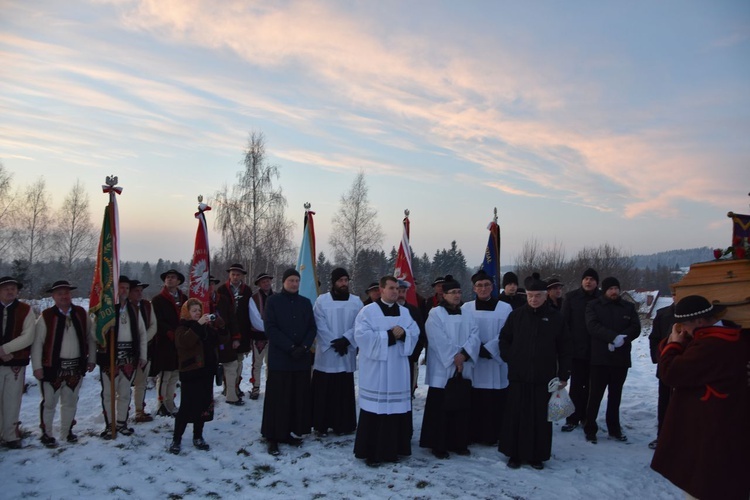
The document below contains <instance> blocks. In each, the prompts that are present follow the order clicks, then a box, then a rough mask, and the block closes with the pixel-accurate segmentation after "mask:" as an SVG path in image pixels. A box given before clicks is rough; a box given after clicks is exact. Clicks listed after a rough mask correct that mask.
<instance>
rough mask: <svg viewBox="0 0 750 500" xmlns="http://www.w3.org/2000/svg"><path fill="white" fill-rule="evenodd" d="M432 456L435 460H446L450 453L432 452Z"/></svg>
mask: <svg viewBox="0 0 750 500" xmlns="http://www.w3.org/2000/svg"><path fill="white" fill-rule="evenodd" d="M432 454H433V455H434V456H435V458H439V459H440V460H445V459H446V458H448V457H450V453H448V452H447V451H440V450H432Z"/></svg>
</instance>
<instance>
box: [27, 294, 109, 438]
mask: <svg viewBox="0 0 750 500" xmlns="http://www.w3.org/2000/svg"><path fill="white" fill-rule="evenodd" d="M75 289H76V287H74V286H72V285H71V284H70V283H68V282H67V281H65V280H61V281H55V282H54V283H53V284H52V287H51V288H50V289H48V290H47V293H50V294H52V300H53V301H54V303H55V305H53V306H52V307H49V308H47V309H45V310H44V311H42V314H41V315H40V316H39V319H37V321H36V327H35V334H34V343H33V344H32V347H31V366H32V368H33V369H34V377H35V378H36V379H37V380H39V381H40V382H41V389H42V404H41V411H40V413H41V424H40V427H41V429H42V438H41V441H42V444H43V445H44V446H46V447H47V448H55V447H56V446H57V440H55V438H54V437H53V436H52V422H53V421H54V419H55V409H56V407H57V403H58V401H59V402H60V437H61V438H65V439H66V440H67V441H68V442H69V443H76V442H78V437H77V436H76V435H75V434H73V430H72V428H73V423H74V422H75V416H76V409H77V407H78V392H79V391H80V389H81V383H82V381H83V376H84V375H85V374H86V372H87V371H88V372H91V371H92V370H93V369H94V367H95V366H96V363H95V361H96V342H94V339H93V337H91V336H89V335H88V325H89V319H88V315H87V314H86V310H85V309H84V308H82V307H79V306H76V305H73V296H72V294H71V291H72V290H75Z"/></svg>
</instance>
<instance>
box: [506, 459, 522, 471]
mask: <svg viewBox="0 0 750 500" xmlns="http://www.w3.org/2000/svg"><path fill="white" fill-rule="evenodd" d="M520 467H521V461H520V460H518V459H517V458H513V457H511V458H509V459H508V468H509V469H518V468H520Z"/></svg>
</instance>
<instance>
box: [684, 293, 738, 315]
mask: <svg viewBox="0 0 750 500" xmlns="http://www.w3.org/2000/svg"><path fill="white" fill-rule="evenodd" d="M724 309H726V307H725V306H718V305H714V304H711V303H710V302H709V301H708V299H707V298H705V297H702V296H700V295H688V296H687V297H684V298H682V299H681V300H680V301H679V302H678V303H677V304H676V305H675V307H674V318H675V319H678V320H691V319H698V318H707V317H709V316H717V315H718V314H720V313H722V312H724Z"/></svg>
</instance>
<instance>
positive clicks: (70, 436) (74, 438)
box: [65, 432, 78, 444]
mask: <svg viewBox="0 0 750 500" xmlns="http://www.w3.org/2000/svg"><path fill="white" fill-rule="evenodd" d="M65 440H66V441H67V442H69V443H71V444H75V443H77V442H78V436H76V435H75V434H73V433H72V432H68V437H67V438H65Z"/></svg>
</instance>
